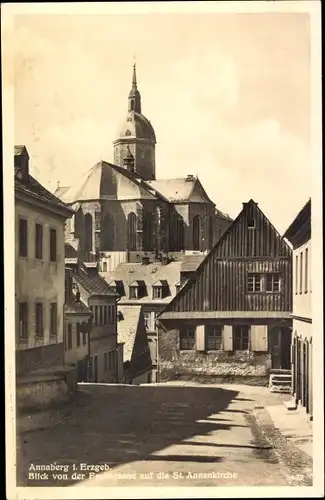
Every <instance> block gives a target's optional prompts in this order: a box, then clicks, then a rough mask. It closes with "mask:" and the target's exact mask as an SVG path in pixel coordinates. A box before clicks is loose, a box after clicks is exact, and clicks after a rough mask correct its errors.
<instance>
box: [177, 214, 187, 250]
mask: <svg viewBox="0 0 325 500" xmlns="http://www.w3.org/2000/svg"><path fill="white" fill-rule="evenodd" d="M184 229H185V228H184V221H183V219H176V251H180V250H184Z"/></svg>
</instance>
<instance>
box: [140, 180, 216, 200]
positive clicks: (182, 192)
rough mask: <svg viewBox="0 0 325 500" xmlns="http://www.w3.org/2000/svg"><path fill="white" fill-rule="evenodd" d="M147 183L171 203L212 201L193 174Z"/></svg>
mask: <svg viewBox="0 0 325 500" xmlns="http://www.w3.org/2000/svg"><path fill="white" fill-rule="evenodd" d="M147 183H148V184H149V185H150V186H151V187H152V188H154V189H155V190H156V191H158V192H159V193H160V194H162V195H163V196H164V197H165V198H167V200H168V201H169V202H171V203H184V202H186V203H189V202H192V203H195V202H197V203H213V202H212V201H211V200H210V198H209V197H208V195H207V193H206V192H205V190H204V188H203V186H202V184H201V182H200V180H199V179H198V178H197V177H195V176H193V175H188V176H187V177H181V178H178V179H159V180H153V181H147ZM213 204H214V203H213Z"/></svg>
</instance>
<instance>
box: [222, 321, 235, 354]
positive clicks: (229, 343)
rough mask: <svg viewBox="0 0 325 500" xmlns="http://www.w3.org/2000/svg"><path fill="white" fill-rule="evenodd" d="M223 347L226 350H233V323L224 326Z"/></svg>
mask: <svg viewBox="0 0 325 500" xmlns="http://www.w3.org/2000/svg"><path fill="white" fill-rule="evenodd" d="M223 349H224V351H233V338H232V325H225V326H224V327H223Z"/></svg>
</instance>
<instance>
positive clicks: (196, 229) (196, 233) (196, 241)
mask: <svg viewBox="0 0 325 500" xmlns="http://www.w3.org/2000/svg"><path fill="white" fill-rule="evenodd" d="M200 247H201V219H200V216H199V215H195V217H193V250H200Z"/></svg>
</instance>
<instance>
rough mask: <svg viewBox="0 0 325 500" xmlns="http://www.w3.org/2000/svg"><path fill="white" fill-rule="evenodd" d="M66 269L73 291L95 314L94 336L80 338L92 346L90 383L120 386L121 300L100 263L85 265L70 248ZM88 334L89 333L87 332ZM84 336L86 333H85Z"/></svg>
mask: <svg viewBox="0 0 325 500" xmlns="http://www.w3.org/2000/svg"><path fill="white" fill-rule="evenodd" d="M65 246H66V255H70V257H67V258H66V265H67V266H68V267H69V268H70V269H71V271H72V273H71V276H72V289H73V294H74V297H75V299H76V298H78V300H80V301H81V302H82V303H83V304H84V305H85V306H87V308H88V309H89V310H90V312H91V315H92V316H91V329H90V328H88V330H90V336H89V335H87V334H86V333H87V332H86V333H85V334H83V335H80V336H81V337H82V339H83V342H85V344H83V346H84V348H86V344H87V340H85V339H87V338H88V340H89V346H88V355H89V358H88V372H87V381H88V382H95V383H97V382H107V383H118V382H119V373H121V368H120V367H119V365H120V364H121V363H122V362H123V359H122V357H121V356H122V355H121V352H120V351H121V349H122V346H119V345H118V340H117V299H118V295H117V294H116V293H114V292H113V291H112V290H111V289H110V287H109V286H108V284H107V283H106V281H105V280H104V279H103V278H102V277H101V276H100V275H99V273H98V267H97V264H96V263H93V262H90V263H87V262H82V261H81V260H80V259H79V258H78V257H71V255H72V254H73V249H72V248H71V247H70V245H69V244H66V245H65ZM84 331H85V330H84ZM81 333H82V332H81Z"/></svg>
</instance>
